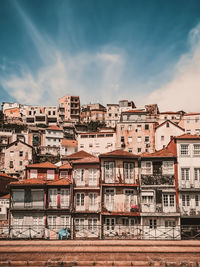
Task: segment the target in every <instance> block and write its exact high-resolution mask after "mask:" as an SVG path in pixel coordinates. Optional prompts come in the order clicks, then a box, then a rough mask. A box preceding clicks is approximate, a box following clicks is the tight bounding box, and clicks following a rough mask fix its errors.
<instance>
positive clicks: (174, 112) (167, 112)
mask: <svg viewBox="0 0 200 267" xmlns="http://www.w3.org/2000/svg"><path fill="white" fill-rule="evenodd" d="M160 114H180V111H165V112H160Z"/></svg>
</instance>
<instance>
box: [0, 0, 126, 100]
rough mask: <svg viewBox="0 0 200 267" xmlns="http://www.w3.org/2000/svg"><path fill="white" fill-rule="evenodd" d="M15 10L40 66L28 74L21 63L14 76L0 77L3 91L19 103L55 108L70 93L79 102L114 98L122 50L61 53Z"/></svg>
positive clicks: (23, 14) (23, 13)
mask: <svg viewBox="0 0 200 267" xmlns="http://www.w3.org/2000/svg"><path fill="white" fill-rule="evenodd" d="M16 9H17V11H18V13H19V15H20V17H21V19H22V21H23V23H24V25H25V29H26V31H27V32H28V34H29V36H30V39H31V40H32V42H33V44H34V46H35V48H36V51H37V52H38V55H39V56H40V58H41V61H42V63H43V65H42V66H41V67H40V68H39V69H38V70H37V71H34V72H33V71H32V70H31V69H30V68H29V67H27V66H26V65H24V64H21V65H20V66H19V68H18V73H16V72H15V71H14V70H13V73H12V74H9V75H6V76H2V77H1V78H0V83H1V85H2V87H3V88H4V89H5V90H6V92H7V93H8V94H9V95H10V96H12V97H14V98H15V99H16V100H17V101H18V102H20V103H26V104H46V105H57V103H58V98H59V97H61V96H63V95H65V94H67V93H70V94H74V95H79V96H80V97H81V101H82V103H87V102H90V101H91V102H94V101H101V102H104V103H107V102H111V101H113V99H117V97H116V90H118V89H119V82H120V79H121V75H122V71H123V63H124V55H123V53H122V51H118V52H115V53H113V52H110V51H111V50H113V49H112V48H110V47H109V48H108V47H103V48H101V51H98V52H91V53H88V52H87V53H86V52H85V53H79V54H76V55H70V54H69V53H68V52H63V51H62V52H61V51H60V50H59V49H58V47H56V45H55V44H54V43H53V42H52V41H50V39H49V38H48V36H44V35H42V34H41V33H40V32H39V30H38V29H37V28H36V26H35V25H34V23H33V22H32V21H31V20H30V18H29V17H28V16H27V15H26V14H25V12H24V11H23V10H22V8H21V7H20V6H19V5H18V4H16Z"/></svg>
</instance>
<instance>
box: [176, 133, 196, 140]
mask: <svg viewBox="0 0 200 267" xmlns="http://www.w3.org/2000/svg"><path fill="white" fill-rule="evenodd" d="M175 139H177V140H181V139H187V140H195V139H196V140H200V135H197V134H194V135H192V134H182V135H180V136H176V137H175Z"/></svg>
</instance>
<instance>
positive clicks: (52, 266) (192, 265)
mask: <svg viewBox="0 0 200 267" xmlns="http://www.w3.org/2000/svg"><path fill="white" fill-rule="evenodd" d="M0 266H3V267H8V266H9V267H10V266H20V267H26V266H36V267H40V266H41V267H42V266H47V267H59V266H62V267H73V266H82V267H83V266H85V267H86V266H88V267H89V266H103V267H107V266H123V267H126V266H127V267H128V266H138V267H139V266H145V267H149V266H167V267H172V266H173V267H176V266H181V267H199V266H200V262H192V261H191V260H190V261H187V262H186V261H180V262H175V261H173V262H163V261H61V260H59V261H56V260H54V261H50V260H48V261H36V260H35V261H22V260H21V261H14V260H13V261H0Z"/></svg>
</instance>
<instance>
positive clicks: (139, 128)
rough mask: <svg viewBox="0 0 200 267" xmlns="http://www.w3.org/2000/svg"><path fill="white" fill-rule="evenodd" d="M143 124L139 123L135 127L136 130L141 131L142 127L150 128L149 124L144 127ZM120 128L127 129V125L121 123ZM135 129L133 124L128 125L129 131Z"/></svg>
mask: <svg viewBox="0 0 200 267" xmlns="http://www.w3.org/2000/svg"><path fill="white" fill-rule="evenodd" d="M142 126H143V125H141V124H137V125H136V127H135V131H136V132H138V131H141V130H142V128H144V130H149V124H145V125H144V127H142ZM120 130H121V131H124V130H125V125H121V126H120ZM132 130H133V127H132V125H131V124H130V125H128V131H132Z"/></svg>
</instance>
